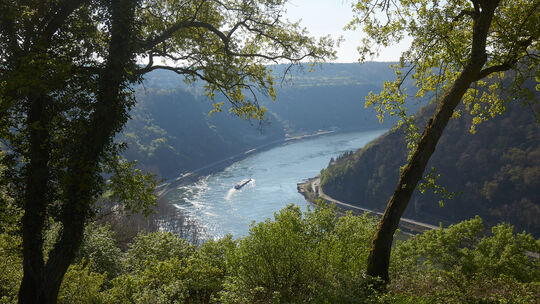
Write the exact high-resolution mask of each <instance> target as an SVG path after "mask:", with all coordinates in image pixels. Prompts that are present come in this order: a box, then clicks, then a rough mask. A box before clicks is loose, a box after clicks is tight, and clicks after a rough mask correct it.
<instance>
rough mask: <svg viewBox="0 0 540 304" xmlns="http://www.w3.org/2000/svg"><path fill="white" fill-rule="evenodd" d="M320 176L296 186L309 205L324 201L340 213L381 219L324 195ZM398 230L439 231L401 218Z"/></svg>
mask: <svg viewBox="0 0 540 304" xmlns="http://www.w3.org/2000/svg"><path fill="white" fill-rule="evenodd" d="M319 183H320V176H319V175H318V176H316V177H311V178H308V179H306V180H304V181H302V182H300V183H298V184H297V185H296V188H297V189H298V193H300V194H301V195H302V196H303V197H304V199H305V200H306V201H307V202H308V203H309V204H311V205H313V206H316V205H317V200H322V201H324V203H325V204H335V205H336V207H337V208H338V210H341V211H344V212H345V211H352V212H353V213H355V214H364V213H367V214H369V215H371V216H374V217H377V218H379V219H380V218H381V217H382V215H383V213H382V212H379V211H375V210H370V209H366V208H362V207H360V206H357V205H353V204H351V203H344V202H341V201H338V200H337V199H335V198H332V197H330V196H328V195H327V194H325V193H324V192H323V191H322V189H321V187H320V185H319ZM399 228H400V229H401V231H402V232H403V233H405V234H409V235H414V234H418V233H422V232H424V231H427V230H433V229H439V228H440V227H437V226H435V225H432V224H428V223H423V222H419V221H416V220H413V219H409V218H401V219H400V223H399Z"/></svg>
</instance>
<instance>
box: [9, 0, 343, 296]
mask: <svg viewBox="0 0 540 304" xmlns="http://www.w3.org/2000/svg"><path fill="white" fill-rule="evenodd" d="M285 2H286V1H280V0H278V1H275V0H228V1H218V0H197V1H191V0H190V1H187V0H186V1H182V0H158V1H146V0H139V1H135V0H54V1H34V0H28V1H14V0H2V1H1V2H0V12H1V13H0V25H1V26H0V62H1V67H0V101H1V107H0V135H1V139H2V149H3V150H4V151H5V152H6V156H5V157H4V158H3V161H4V163H6V164H7V165H8V170H9V171H10V172H9V174H6V175H4V177H5V178H6V179H7V181H6V184H9V185H10V187H11V189H12V190H13V191H12V193H13V196H14V199H15V202H16V205H17V206H19V208H20V209H22V210H23V211H24V216H23V218H22V223H21V226H22V236H23V244H22V246H23V256H24V260H23V266H24V267H23V270H24V276H23V280H22V283H21V288H20V291H19V302H20V303H55V302H56V298H57V293H58V289H59V288H60V283H61V281H62V278H63V275H64V273H65V272H66V270H67V268H68V266H69V264H70V263H71V262H72V261H73V259H74V257H75V253H76V250H77V248H78V247H79V244H80V243H81V240H82V237H83V232H84V225H85V222H86V221H87V220H88V219H89V218H91V216H92V215H93V212H94V209H95V204H94V203H95V202H96V200H97V199H98V198H99V197H100V195H101V194H102V193H103V192H104V190H105V189H107V188H110V189H111V190H112V191H113V192H115V194H116V195H113V196H112V197H117V198H120V199H122V198H128V200H127V201H128V202H131V203H130V204H127V206H126V208H131V209H135V210H138V209H139V210H140V209H141V208H142V209H144V208H145V206H146V205H145V202H146V203H151V202H152V200H153V198H152V196H151V195H149V194H150V192H149V191H151V190H138V191H137V192H136V193H125V192H124V193H122V191H125V190H126V189H135V188H140V187H141V186H143V187H144V186H145V188H146V189H151V188H152V186H153V185H154V183H153V182H152V181H151V179H150V178H149V177H148V176H146V175H144V174H142V173H141V172H138V171H136V170H134V168H133V166H131V165H130V164H127V163H125V162H122V161H119V158H118V157H117V155H118V152H119V151H120V150H121V149H122V145H120V144H117V143H115V142H114V138H115V134H117V133H118V132H119V131H120V130H121V129H122V127H123V126H124V124H125V122H126V121H127V120H128V119H129V110H130V108H131V107H132V106H133V105H134V103H135V100H134V98H133V95H132V88H133V85H134V84H136V83H138V82H140V81H141V79H142V75H144V73H147V72H149V71H152V70H155V69H168V70H172V71H174V72H176V73H178V74H181V75H184V76H185V80H186V81H187V82H192V81H196V80H203V81H205V88H206V90H207V94H208V95H209V96H210V97H212V98H215V99H216V111H220V105H222V104H223V102H224V101H229V102H230V103H231V105H232V109H233V110H232V112H233V113H234V114H236V115H237V116H240V117H242V118H256V119H260V118H262V117H264V112H265V109H264V108H263V107H261V106H259V105H258V103H257V100H256V98H255V95H254V94H251V95H247V96H246V94H249V93H253V92H254V91H255V90H260V91H262V92H263V93H265V94H268V95H270V96H274V95H275V93H274V89H273V79H272V77H271V74H270V72H269V70H268V69H267V68H266V66H265V64H268V63H280V62H287V63H297V62H299V61H300V60H305V59H312V60H323V59H325V58H331V57H332V56H333V52H332V51H331V46H332V44H333V42H332V41H331V40H330V39H329V38H322V39H320V40H317V41H316V40H315V39H313V38H310V37H309V36H308V35H307V32H306V30H305V29H303V28H302V27H301V26H300V25H299V24H298V23H293V22H290V21H288V20H284V19H283V17H282V12H283V5H284V3H285ZM222 100H223V101H222ZM104 171H108V172H110V173H111V174H113V175H115V174H116V173H118V174H117V175H118V176H119V178H117V179H112V182H111V183H106V182H105V179H104V175H103V174H102V172H104ZM117 182H120V185H119V184H118V183H117ZM122 185H124V186H122ZM118 190H122V191H118ZM132 203H134V204H132ZM51 221H53V222H58V223H60V224H61V230H60V233H59V235H58V238H57V240H56V241H55V243H54V246H53V247H52V249H51V250H50V252H49V253H48V259H47V260H45V259H44V256H43V231H44V230H45V229H47V227H48V225H49V223H50V222H51Z"/></svg>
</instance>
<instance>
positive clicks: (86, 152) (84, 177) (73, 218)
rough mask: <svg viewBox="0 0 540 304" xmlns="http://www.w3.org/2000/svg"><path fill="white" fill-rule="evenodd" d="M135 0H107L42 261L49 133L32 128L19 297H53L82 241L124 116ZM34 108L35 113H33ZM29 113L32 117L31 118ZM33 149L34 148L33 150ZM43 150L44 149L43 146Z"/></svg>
mask: <svg viewBox="0 0 540 304" xmlns="http://www.w3.org/2000/svg"><path fill="white" fill-rule="evenodd" d="M137 3H138V1H133V0H111V1H110V4H109V5H110V12H111V41H110V44H109V54H108V55H107V58H106V65H105V68H104V69H103V72H102V74H101V75H100V80H99V88H98V94H97V95H98V96H97V102H96V107H95V110H94V113H92V116H91V118H90V119H89V123H88V125H87V126H85V129H84V130H82V134H81V136H80V138H78V139H77V141H75V142H77V143H78V144H77V145H76V147H73V151H72V152H71V155H70V158H71V159H70V161H69V164H68V169H67V175H68V178H67V185H66V188H65V189H64V191H65V192H64V198H63V206H62V213H61V216H60V221H61V223H62V230H61V233H60V236H59V238H58V239H57V241H56V243H55V244H54V247H53V249H52V250H51V251H50V253H49V259H48V261H47V263H46V264H45V265H44V262H43V254H42V252H43V250H42V247H43V234H42V230H43V223H44V218H45V212H46V210H45V206H47V203H46V201H45V198H46V194H47V189H48V188H47V185H48V178H49V171H48V167H47V162H48V158H47V157H46V156H48V154H45V153H44V151H43V149H48V146H47V145H43V143H44V142H46V139H48V133H47V128H34V129H32V130H31V132H33V133H31V138H30V142H31V151H30V152H31V154H30V155H31V157H30V159H31V161H30V166H29V168H30V169H32V173H31V174H29V179H28V182H27V184H28V186H27V195H26V198H25V200H26V205H25V215H24V218H23V227H24V228H23V242H24V244H23V247H24V277H23V281H22V283H21V287H20V291H19V303H40V304H43V303H46V304H49V303H50V304H54V303H57V298H58V292H59V290H60V286H61V283H62V280H63V277H64V274H65V273H66V271H67V269H68V267H69V265H70V264H71V263H72V262H73V260H74V258H75V256H76V253H77V250H78V248H79V246H80V244H81V242H82V238H83V234H84V227H85V224H86V221H87V220H88V218H89V215H90V214H91V204H92V203H93V202H94V200H95V196H96V188H95V186H96V185H97V182H98V179H99V178H100V162H101V161H102V159H103V156H104V154H105V153H106V152H107V149H108V148H110V145H111V143H112V141H113V138H114V135H115V134H116V132H118V131H120V129H121V127H122V126H123V124H124V123H125V122H126V120H127V117H128V116H127V110H128V103H129V101H127V99H126V97H125V96H120V95H121V94H120V93H121V91H122V90H123V89H124V86H125V85H126V83H127V82H129V80H128V73H127V72H126V70H127V69H126V68H127V67H128V66H129V65H130V64H133V62H132V61H133V58H132V57H133V47H134V44H133V37H132V35H133V28H134V25H135V24H134V15H135V8H136V6H137ZM40 105H41V104H39V103H37V104H36V108H37V109H36V110H31V111H30V112H29V118H28V120H29V125H31V124H30V123H32V122H33V121H34V120H37V121H40V119H43V116H41V115H42V113H41V112H39V111H38V110H40V109H41V108H40V107H39V106H40ZM41 110H43V109H41ZM34 112H35V114H33V113H34ZM32 119H33V120H32ZM34 150H35V152H34ZM46 151H47V152H48V150H46Z"/></svg>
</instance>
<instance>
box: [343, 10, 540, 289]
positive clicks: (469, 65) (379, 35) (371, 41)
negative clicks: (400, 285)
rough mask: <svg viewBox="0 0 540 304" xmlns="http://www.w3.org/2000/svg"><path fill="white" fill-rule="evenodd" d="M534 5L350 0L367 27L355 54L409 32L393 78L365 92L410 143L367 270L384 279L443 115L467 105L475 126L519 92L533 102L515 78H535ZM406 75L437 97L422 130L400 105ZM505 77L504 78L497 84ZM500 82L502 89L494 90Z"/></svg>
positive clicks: (539, 33)
mask: <svg viewBox="0 0 540 304" xmlns="http://www.w3.org/2000/svg"><path fill="white" fill-rule="evenodd" d="M539 6H540V2H539V1H537V0H533V1H526V0H502V1H501V0H498V1H488V0H470V1H469V0H451V1H429V0H414V1H409V0H402V1H389V0H374V1H369V0H362V1H356V2H355V4H354V5H353V10H354V12H355V14H356V18H355V19H354V20H353V21H352V22H351V23H350V24H349V27H350V28H353V29H354V28H361V29H362V30H363V31H364V32H365V33H366V37H365V38H364V40H363V44H362V45H361V46H360V47H359V51H360V53H361V59H362V60H365V59H366V58H367V57H368V56H371V55H373V54H376V53H377V51H378V49H379V48H380V47H387V46H391V45H392V44H394V43H396V42H399V41H401V40H402V39H404V38H405V37H411V38H412V44H411V46H410V48H409V49H408V50H407V51H405V52H404V53H403V54H402V57H401V59H400V63H399V64H398V65H397V66H396V76H397V77H396V80H395V81H394V82H387V83H385V87H384V89H383V90H382V91H381V92H380V93H379V94H370V95H369V96H368V97H367V98H366V106H371V105H374V107H375V109H376V110H377V112H378V114H379V117H380V118H381V119H382V118H383V117H384V115H386V114H390V115H397V116H399V117H400V118H401V124H405V125H406V126H407V127H408V130H409V132H408V133H407V139H408V141H409V148H410V151H411V153H410V155H409V160H408V163H407V165H406V166H405V167H404V168H403V170H402V171H401V176H400V180H399V182H398V185H397V187H396V189H395V191H394V194H393V195H392V197H391V198H390V200H389V202H388V207H387V209H386V212H385V214H384V216H383V218H382V219H381V222H380V224H379V229H378V231H377V234H376V235H375V237H374V240H373V248H372V251H371V254H370V258H369V259H368V274H369V275H372V276H375V277H380V278H382V279H383V281H388V267H389V265H388V263H389V258H390V251H391V244H392V239H393V237H392V235H393V234H394V231H395V230H396V228H397V225H398V223H399V219H400V217H401V215H402V214H403V212H404V210H405V208H406V207H407V204H408V202H409V199H410V197H411V195H412V193H413V191H414V189H415V188H416V185H417V184H418V182H419V181H420V180H421V179H422V176H423V174H424V170H425V167H426V165H427V162H428V161H429V159H430V157H431V155H432V154H433V152H434V150H435V147H436V145H437V142H438V140H439V138H440V136H441V135H442V133H443V131H444V128H445V127H446V125H447V123H448V121H449V119H450V118H451V117H457V116H459V112H454V110H455V108H456V106H457V105H458V104H459V103H460V102H463V103H464V104H465V105H466V110H467V111H469V112H470V113H471V114H472V116H473V118H472V120H473V128H472V130H471V131H473V132H474V125H477V124H479V123H481V122H482V121H484V120H486V119H489V118H490V117H493V116H495V115H498V114H502V113H503V112H504V110H505V103H507V102H511V101H513V100H517V99H518V98H520V97H525V99H524V100H525V102H533V94H532V92H530V91H529V90H528V89H527V87H526V86H522V84H523V82H524V81H525V80H526V79H530V78H531V77H535V78H536V80H537V81H539V80H540V69H539V61H540V57H539V56H538V44H539V37H540V30H539V28H538V22H539V21H540V15H539V14H538V8H539ZM506 71H508V72H506ZM505 72H506V73H505ZM407 77H411V78H412V79H413V80H414V81H415V83H416V85H417V87H418V92H417V93H416V96H417V97H420V96H424V95H425V94H428V93H429V94H432V95H433V96H434V98H435V99H436V100H437V103H438V106H437V108H436V110H435V112H434V114H433V116H432V117H431V119H430V120H429V122H428V123H427V126H426V127H425V129H424V130H423V132H422V133H420V132H419V128H418V127H417V126H415V125H414V116H412V115H409V113H407V107H406V105H405V100H406V98H407V93H406V92H405V91H404V90H402V88H401V84H402V83H403V81H404V79H406V78H407ZM504 78H506V79H510V80H511V81H509V82H508V83H509V85H506V86H503V85H502V84H504V82H503V79H504ZM536 88H537V89H539V86H538V85H537V86H536ZM503 90H504V91H506V92H509V93H508V94H505V95H502V94H500V93H501V91H503ZM502 96H508V98H503V97H502ZM522 100H523V99H522Z"/></svg>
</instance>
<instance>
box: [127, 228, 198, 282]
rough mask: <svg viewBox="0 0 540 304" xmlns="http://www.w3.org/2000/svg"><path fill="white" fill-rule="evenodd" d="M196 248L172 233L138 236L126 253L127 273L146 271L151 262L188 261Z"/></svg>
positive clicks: (152, 233) (142, 234)
mask: <svg viewBox="0 0 540 304" xmlns="http://www.w3.org/2000/svg"><path fill="white" fill-rule="evenodd" d="M194 251H195V247H194V246H193V245H190V244H189V243H188V242H187V241H186V240H185V239H182V238H180V237H179V236H177V235H175V234H173V233H170V232H161V231H158V232H150V233H140V234H138V235H137V236H136V237H135V239H134V241H133V243H132V244H131V245H130V248H129V250H128V251H127V253H126V259H125V266H126V269H127V271H129V272H132V271H136V270H143V269H145V264H146V263H148V262H149V261H150V262H152V261H166V260H169V259H171V258H176V259H178V260H179V261H180V262H182V261H186V260H187V258H188V257H189V256H190V255H192V254H193V252H194Z"/></svg>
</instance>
